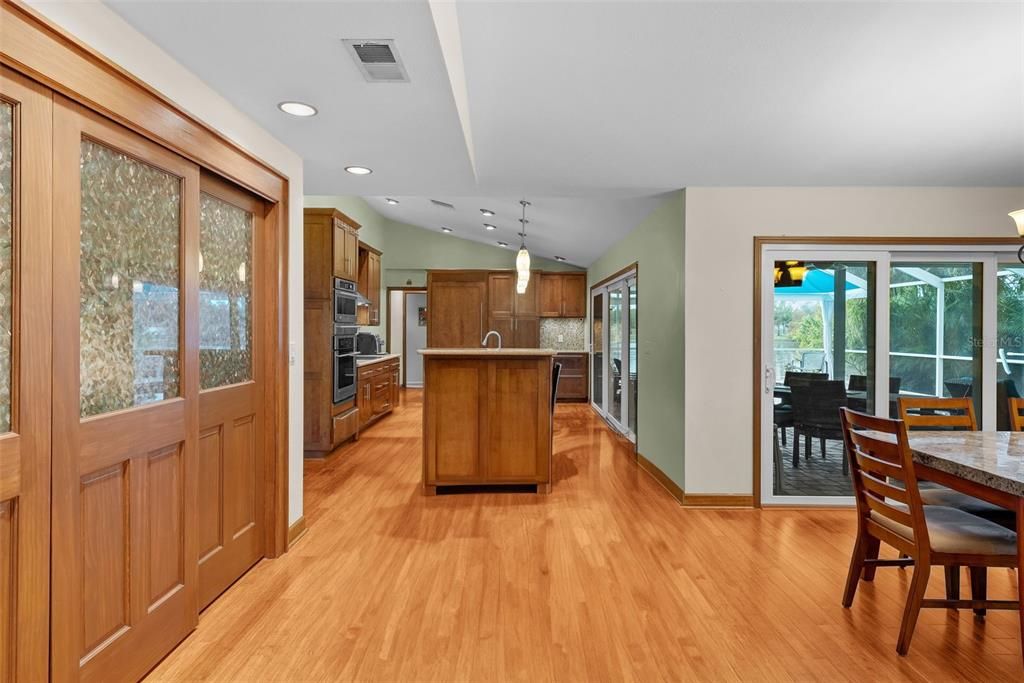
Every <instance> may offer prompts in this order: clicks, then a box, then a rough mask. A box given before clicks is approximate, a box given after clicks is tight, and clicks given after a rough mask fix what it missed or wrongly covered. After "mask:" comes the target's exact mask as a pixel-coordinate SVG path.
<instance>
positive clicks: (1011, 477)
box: [908, 431, 1024, 657]
mask: <svg viewBox="0 0 1024 683" xmlns="http://www.w3.org/2000/svg"><path fill="white" fill-rule="evenodd" d="M908 436H909V438H910V450H911V452H912V454H913V458H914V470H915V473H916V474H917V477H918V479H926V480H928V481H933V482H935V483H936V484H942V485H943V486H948V487H949V488H951V489H955V490H957V491H960V492H962V493H966V494H967V495H970V496H974V497H975V498H980V499H982V500H984V501H988V502H989V503H992V504H994V505H999V506H1001V507H1004V508H1007V509H1008V510H1013V511H1014V512H1015V513H1016V516H1017V529H1018V532H1020V531H1021V530H1024V432H953V431H913V432H910V433H909V435H908ZM1017 567H1018V569H1017V597H1018V614H1019V617H1020V626H1021V636H1020V641H1021V656H1022V657H1024V600H1021V599H1020V598H1021V596H1024V571H1021V568H1024V533H1018V534H1017Z"/></svg>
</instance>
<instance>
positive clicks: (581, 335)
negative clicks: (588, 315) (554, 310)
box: [540, 318, 586, 351]
mask: <svg viewBox="0 0 1024 683" xmlns="http://www.w3.org/2000/svg"><path fill="white" fill-rule="evenodd" d="M559 336H561V337H562V341H558V337H559ZM585 337H586V320H585V319H584V318H542V319H541V321H540V347H541V348H542V349H556V350H558V351H584V350H586V344H585Z"/></svg>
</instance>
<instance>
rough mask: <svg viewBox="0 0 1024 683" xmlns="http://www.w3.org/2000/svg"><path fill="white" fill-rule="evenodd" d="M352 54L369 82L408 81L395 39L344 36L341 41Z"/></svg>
mask: <svg viewBox="0 0 1024 683" xmlns="http://www.w3.org/2000/svg"><path fill="white" fill-rule="evenodd" d="M341 42H342V43H344V44H345V48H346V49H347V50H348V51H349V54H351V55H352V59H354V60H355V62H356V67H358V68H359V72H360V73H361V74H363V78H365V79H366V80H367V81H368V82H370V83H408V82H409V74H407V73H406V72H405V66H404V65H403V64H402V58H401V57H399V56H398V50H396V49H395V41H394V40H391V39H390V38H388V39H383V40H362V39H356V38H346V39H344V40H342V41H341Z"/></svg>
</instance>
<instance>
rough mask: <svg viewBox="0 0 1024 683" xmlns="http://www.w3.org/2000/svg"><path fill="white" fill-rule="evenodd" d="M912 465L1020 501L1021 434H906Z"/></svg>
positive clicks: (1023, 484)
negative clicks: (929, 469) (911, 455)
mask: <svg viewBox="0 0 1024 683" xmlns="http://www.w3.org/2000/svg"><path fill="white" fill-rule="evenodd" d="M909 436H910V449H911V451H913V454H914V462H918V463H920V464H922V465H925V466H926V467H931V468H932V469H935V470H938V471H940V472H944V473H946V474H950V475H952V476H954V477H959V478H961V479H966V480H968V481H973V482H975V483H978V484H982V485H984V486H988V487H989V488H993V489H996V490H997V491H1003V492H1004V493H1009V494H1011V495H1014V496H1022V497H1024V432H950V431H944V432H937V431H914V432H910V434H909Z"/></svg>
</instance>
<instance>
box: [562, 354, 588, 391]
mask: <svg viewBox="0 0 1024 683" xmlns="http://www.w3.org/2000/svg"><path fill="white" fill-rule="evenodd" d="M555 362H556V363H561V364H562V371H561V374H560V375H559V377H558V393H556V394H555V398H556V399H557V400H559V401H586V400H587V399H588V398H589V393H588V390H589V388H590V384H589V382H588V378H589V366H590V354H588V353H583V352H581V353H559V354H558V355H556V356H555Z"/></svg>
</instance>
